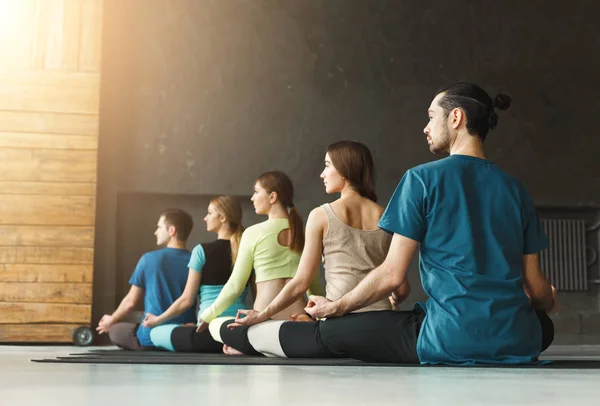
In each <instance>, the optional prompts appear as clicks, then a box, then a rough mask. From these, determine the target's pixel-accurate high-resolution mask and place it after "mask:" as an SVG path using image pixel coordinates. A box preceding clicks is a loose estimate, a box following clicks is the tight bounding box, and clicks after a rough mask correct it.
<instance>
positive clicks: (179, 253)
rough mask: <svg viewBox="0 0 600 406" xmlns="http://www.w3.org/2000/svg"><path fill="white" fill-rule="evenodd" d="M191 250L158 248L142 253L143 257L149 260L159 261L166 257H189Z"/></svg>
mask: <svg viewBox="0 0 600 406" xmlns="http://www.w3.org/2000/svg"><path fill="white" fill-rule="evenodd" d="M190 255H191V252H190V251H188V250H187V249H175V248H159V249H157V250H153V251H148V252H146V253H145V254H144V255H142V259H144V260H148V261H157V260H160V259H162V258H165V257H170V256H171V257H172V256H176V257H189V256H190Z"/></svg>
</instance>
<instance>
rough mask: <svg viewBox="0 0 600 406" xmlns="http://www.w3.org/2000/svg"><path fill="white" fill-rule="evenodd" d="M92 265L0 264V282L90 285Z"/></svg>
mask: <svg viewBox="0 0 600 406" xmlns="http://www.w3.org/2000/svg"><path fill="white" fill-rule="evenodd" d="M93 271H94V270H93V266H92V264H91V263H90V264H77V265H72V264H58V265H52V264H0V282H74V283H82V282H86V283H91V282H92V276H93Z"/></svg>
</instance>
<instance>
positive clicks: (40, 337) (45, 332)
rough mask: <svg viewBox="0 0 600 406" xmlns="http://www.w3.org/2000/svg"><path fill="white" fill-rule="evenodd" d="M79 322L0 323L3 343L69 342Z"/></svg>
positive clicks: (0, 340)
mask: <svg viewBox="0 0 600 406" xmlns="http://www.w3.org/2000/svg"><path fill="white" fill-rule="evenodd" d="M78 327H80V325H79V324H32V325H29V324H0V342H3V343H71V342H73V333H74V332H75V330H76V329H77V328H78Z"/></svg>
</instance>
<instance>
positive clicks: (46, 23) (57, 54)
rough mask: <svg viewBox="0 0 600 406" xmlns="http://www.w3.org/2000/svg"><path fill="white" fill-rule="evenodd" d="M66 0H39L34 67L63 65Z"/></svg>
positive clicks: (42, 67)
mask: <svg viewBox="0 0 600 406" xmlns="http://www.w3.org/2000/svg"><path fill="white" fill-rule="evenodd" d="M63 18H64V0H38V2H37V5H36V13H35V20H34V35H33V54H32V56H31V60H32V67H33V68H34V69H42V70H44V69H60V67H61V65H62V52H63V51H62V46H63V35H64V32H63V26H64V24H63Z"/></svg>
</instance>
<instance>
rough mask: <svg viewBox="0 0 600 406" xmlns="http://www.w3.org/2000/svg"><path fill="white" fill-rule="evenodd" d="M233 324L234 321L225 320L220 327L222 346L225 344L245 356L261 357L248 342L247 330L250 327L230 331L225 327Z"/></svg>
mask: <svg viewBox="0 0 600 406" xmlns="http://www.w3.org/2000/svg"><path fill="white" fill-rule="evenodd" d="M233 322H235V319H231V320H227V321H226V322H224V323H223V324H222V325H221V329H220V330H219V333H220V335H221V340H223V344H227V345H228V346H230V347H232V348H235V349H236V350H238V351H240V352H242V353H244V354H246V355H262V354H261V353H260V352H258V351H256V350H255V349H254V347H253V346H252V344H250V341H249V340H248V329H249V328H250V327H246V326H241V327H237V328H235V329H233V330H232V329H230V328H228V327H227V326H228V325H230V324H231V323H233Z"/></svg>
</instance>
